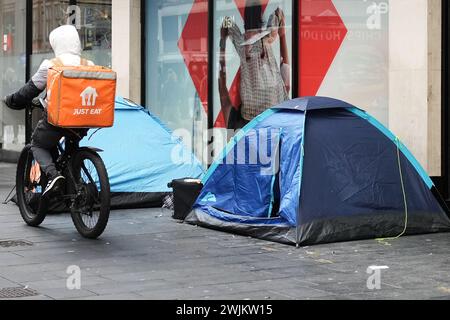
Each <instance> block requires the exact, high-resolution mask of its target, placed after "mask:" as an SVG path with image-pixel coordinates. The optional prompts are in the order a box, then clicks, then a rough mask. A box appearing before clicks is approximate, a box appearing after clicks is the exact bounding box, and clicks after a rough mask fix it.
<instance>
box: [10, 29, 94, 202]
mask: <svg viewBox="0 0 450 320" xmlns="http://www.w3.org/2000/svg"><path fill="white" fill-rule="evenodd" d="M49 40H50V45H51V47H52V49H53V52H54V54H55V59H53V60H44V61H43V62H42V64H41V65H40V67H39V70H38V71H37V72H36V74H35V75H34V76H33V77H32V78H31V80H30V81H29V82H28V83H27V84H26V85H25V86H23V87H22V88H20V89H19V91H17V92H16V93H14V94H11V95H9V96H6V97H5V98H4V99H3V100H4V103H5V104H6V105H7V106H8V107H10V108H11V109H14V110H22V109H24V108H25V106H27V105H29V104H30V103H31V101H32V100H33V99H34V98H36V97H38V96H39V95H40V94H41V93H42V92H43V91H44V90H45V89H46V87H47V73H48V69H49V68H50V67H52V66H55V65H57V64H58V65H64V66H80V65H81V64H86V65H91V66H93V65H94V63H93V62H92V61H88V60H84V59H82V58H81V41H80V36H79V35H78V31H77V29H76V28H75V27H74V26H72V25H64V26H60V27H58V28H56V29H55V30H53V31H52V32H51V33H50V36H49ZM44 102H45V101H44ZM44 104H45V103H44ZM44 107H45V106H44ZM68 131H69V130H68V129H62V128H58V127H55V126H53V125H51V124H50V123H49V122H48V121H47V111H46V109H45V110H44V114H43V117H42V119H41V120H40V121H39V122H38V124H37V127H36V129H35V130H34V132H33V136H32V141H31V151H32V152H33V156H34V159H35V160H36V161H37V162H38V163H39V165H40V167H41V169H42V171H43V172H44V173H45V175H46V176H47V179H48V184H47V186H46V188H45V189H44V192H43V193H42V195H43V196H49V195H51V194H52V193H54V192H55V191H58V190H61V189H62V188H63V187H64V180H65V178H64V177H63V176H62V175H61V173H60V172H58V171H57V169H56V167H55V164H54V162H53V158H52V154H51V151H52V150H54V148H55V147H56V146H57V144H58V142H59V141H60V140H61V138H62V137H64V136H66V135H67V134H68V133H69V132H68ZM70 132H72V133H75V134H77V135H79V136H85V135H86V133H87V130H77V131H74V130H70Z"/></svg>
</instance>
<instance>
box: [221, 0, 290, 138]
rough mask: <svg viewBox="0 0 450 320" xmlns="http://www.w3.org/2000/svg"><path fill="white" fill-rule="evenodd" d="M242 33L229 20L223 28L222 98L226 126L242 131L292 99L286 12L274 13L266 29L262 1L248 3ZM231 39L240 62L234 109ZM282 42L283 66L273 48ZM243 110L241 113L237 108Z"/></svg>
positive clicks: (253, 0) (226, 20) (228, 19)
mask: <svg viewBox="0 0 450 320" xmlns="http://www.w3.org/2000/svg"><path fill="white" fill-rule="evenodd" d="M244 29H245V31H244V32H243V33H242V32H241V30H240V29H239V27H238V26H237V25H236V24H235V23H234V21H233V20H232V19H230V18H229V17H226V18H225V19H224V22H223V24H222V27H221V38H220V71H219V94H220V101H221V107H222V111H223V114H224V117H225V123H226V124H228V128H230V129H238V128H241V127H242V126H243V125H245V124H246V123H248V122H249V121H251V120H252V119H253V118H254V117H256V116H257V115H259V114H260V113H262V112H264V111H265V110H266V109H268V108H270V107H272V106H275V105H277V104H279V103H281V102H283V101H285V100H287V99H288V98H289V91H290V60H289V54H288V46H287V40H286V25H285V16H284V12H283V11H282V10H281V9H280V8H278V9H277V10H275V12H273V13H272V14H271V15H270V17H269V20H268V22H267V24H266V28H264V21H263V8H262V4H261V2H260V0H247V1H246V5H245V15H244ZM228 37H229V38H230V39H231V41H232V43H233V45H234V47H235V49H236V51H237V53H238V55H239V58H240V65H241V79H240V93H239V95H240V97H239V98H240V99H238V100H240V101H241V105H240V106H233V105H232V103H231V98H230V93H229V91H228V89H227V86H226V83H227V81H226V79H227V74H226V61H225V51H226V40H227V38H228ZM278 37H279V39H280V64H278V62H277V60H276V58H275V54H274V52H273V49H272V44H273V42H274V41H275V40H277V38H278ZM233 107H234V108H236V107H239V111H236V110H235V109H234V108H233Z"/></svg>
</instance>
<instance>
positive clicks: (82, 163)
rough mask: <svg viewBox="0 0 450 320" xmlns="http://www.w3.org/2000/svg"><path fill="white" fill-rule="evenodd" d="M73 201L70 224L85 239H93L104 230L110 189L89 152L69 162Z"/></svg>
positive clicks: (102, 168) (96, 159)
mask: <svg viewBox="0 0 450 320" xmlns="http://www.w3.org/2000/svg"><path fill="white" fill-rule="evenodd" d="M72 169H73V177H74V180H75V181H74V187H75V188H74V189H75V190H74V192H75V195H74V199H73V201H72V205H71V214H72V220H73V223H74V224H75V227H76V229H77V231H78V232H79V233H80V234H81V235H82V236H83V237H85V238H88V239H96V238H98V237H99V236H100V235H101V234H102V233H103V232H104V231H105V228H106V225H107V224H108V219H109V211H110V205H111V204H110V202H111V195H110V186H109V178H108V173H107V171H106V168H105V164H104V163H103V160H102V159H101V158H100V156H99V155H98V154H97V153H96V152H93V151H89V150H82V151H79V152H78V153H77V154H76V155H75V157H74V159H73V162H72Z"/></svg>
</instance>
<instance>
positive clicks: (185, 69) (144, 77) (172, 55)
mask: <svg viewBox="0 0 450 320" xmlns="http://www.w3.org/2000/svg"><path fill="white" fill-rule="evenodd" d="M249 7H252V8H253V9H254V10H253V9H252V10H247V9H248V8H249ZM448 7H449V6H448V4H447V2H446V1H442V0H258V1H255V0H215V1H213V0H151V1H149V0H148V1H143V0H111V1H106V0H98V1H92V0H90V1H82V0H80V1H45V0H21V1H11V0H0V34H1V36H2V50H1V52H0V67H1V70H2V72H1V76H2V80H1V87H0V94H1V95H4V94H6V93H8V92H10V91H11V90H14V89H15V88H18V87H19V86H20V85H22V84H23V83H24V82H25V81H26V80H27V79H29V77H30V75H31V74H32V73H33V71H34V70H35V69H36V68H37V67H38V65H39V63H40V62H41V61H42V59H44V58H45V57H48V56H49V55H51V49H50V47H49V43H48V33H49V32H50V31H51V30H52V29H53V28H54V27H56V26H58V25H60V24H66V23H71V24H75V25H76V26H77V28H78V29H79V30H80V35H81V37H82V41H83V45H84V54H85V55H87V56H88V58H90V59H92V60H94V61H95V62H96V63H97V64H101V65H106V66H111V67H112V68H113V69H114V70H116V71H117V72H118V80H119V82H118V94H120V95H123V96H125V97H129V98H130V99H132V100H134V101H136V102H138V103H141V104H143V105H145V106H147V107H148V108H149V109H150V110H151V111H152V112H153V113H154V114H156V115H157V116H158V117H160V118H161V119H162V120H163V121H164V122H165V123H166V124H167V125H168V126H169V127H170V128H171V129H173V130H174V131H175V133H180V135H182V136H183V140H184V141H185V143H186V144H188V145H189V146H190V147H191V148H192V149H193V151H194V152H195V153H196V155H197V156H198V157H199V158H200V159H201V160H203V162H204V163H205V165H207V164H208V162H209V158H210V157H211V148H209V146H210V144H211V137H210V136H209V131H208V129H211V128H215V131H216V132H220V131H221V130H224V129H223V128H225V127H226V124H225V119H224V115H223V114H222V109H223V99H222V96H223V95H222V94H223V86H222V88H221V87H220V84H219V83H220V81H221V76H222V75H223V74H225V75H226V79H225V77H224V78H222V80H224V81H226V88H227V91H228V94H229V98H230V101H231V103H232V105H233V106H234V107H239V106H240V105H242V100H243V99H244V100H245V98H246V96H245V94H247V93H245V92H241V89H242V86H240V83H241V81H244V80H243V79H242V77H246V73H245V72H246V71H245V70H241V69H242V67H243V64H244V63H250V62H249V61H250V60H249V58H248V57H247V59H245V58H243V57H245V53H244V54H240V51H241V50H243V51H242V52H245V50H244V49H241V45H238V44H237V42H236V41H235V40H234V39H233V37H232V36H228V37H227V38H226V41H225V42H224V41H221V29H222V27H223V26H229V27H231V26H233V28H234V30H235V32H236V34H239V33H242V34H243V33H244V32H245V30H246V29H248V25H249V24H250V23H251V22H252V21H254V19H256V18H255V17H258V19H257V20H258V21H259V22H260V27H261V28H262V30H269V31H270V30H274V28H276V27H279V26H284V28H283V29H284V31H285V32H282V33H277V34H276V35H275V36H274V37H273V38H274V39H273V42H271V45H270V46H269V47H266V49H265V50H266V53H265V54H267V57H273V59H275V60H274V61H276V65H278V66H283V67H282V68H281V67H280V68H279V69H278V70H275V69H273V68H272V69H271V68H268V69H264V68H262V69H261V70H262V71H260V72H259V74H260V76H258V79H252V81H249V83H251V86H253V87H252V90H254V91H255V92H256V91H257V90H263V89H264V90H267V92H268V94H267V92H265V91H260V92H261V96H269V97H270V96H271V95H272V93H274V94H275V93H276V92H278V91H277V90H279V83H277V82H276V81H274V79H280V78H279V76H278V75H277V73H280V74H281V77H282V79H283V81H284V87H285V88H286V94H287V96H288V97H289V98H292V97H298V96H308V95H321V96H331V97H335V98H339V99H342V100H345V101H347V102H350V103H352V104H354V105H356V106H358V107H360V108H362V109H364V110H366V111H367V112H369V113H370V114H372V115H373V116H375V117H376V118H377V119H379V120H380V121H381V122H382V123H383V124H384V125H385V126H386V127H388V128H389V129H391V130H392V131H393V132H394V133H395V134H396V135H398V137H399V138H400V139H401V140H402V141H403V142H404V143H405V144H406V145H407V146H408V148H409V149H410V150H411V151H412V153H413V154H414V155H415V156H416V157H417V159H418V160H419V162H420V163H421V164H422V166H423V167H424V168H425V169H426V170H427V172H428V173H429V174H430V175H431V176H432V177H433V178H434V179H435V181H436V183H437V185H438V186H439V188H440V190H441V191H442V192H443V193H444V194H446V195H447V190H448V184H449V179H448V172H449V169H448V167H449V161H448V160H447V154H448V142H449V141H450V140H449V138H448V119H447V118H448V112H447V104H448V99H447V97H446V92H447V88H446V86H447V85H448V81H447V79H446V78H447V72H446V70H447V60H448V57H447V56H448V54H449V52H448V50H447V42H448V41H447V38H448V34H449V33H448V32H447V29H448V18H449V9H448ZM246 24H247V27H246ZM277 30H279V29H277ZM254 37H256V38H254V39H256V40H255V41H259V40H260V39H259V38H258V35H255V36H254ZM248 41H252V38H250V39H248ZM221 48H223V52H224V56H221V50H222V49H221ZM221 59H222V60H221ZM221 61H222V62H223V61H225V62H226V73H221V71H222V69H221ZM221 90H222V92H221ZM244 91H245V90H244ZM25 121H26V119H25V116H24V115H23V112H13V111H10V110H5V109H4V108H2V110H0V123H1V124H0V144H1V149H2V150H3V154H4V155H5V154H7V153H8V152H10V151H18V150H20V148H21V147H23V145H24V143H25V140H26V133H27V132H26V131H27V130H26V125H25ZM149 139H151V133H149Z"/></svg>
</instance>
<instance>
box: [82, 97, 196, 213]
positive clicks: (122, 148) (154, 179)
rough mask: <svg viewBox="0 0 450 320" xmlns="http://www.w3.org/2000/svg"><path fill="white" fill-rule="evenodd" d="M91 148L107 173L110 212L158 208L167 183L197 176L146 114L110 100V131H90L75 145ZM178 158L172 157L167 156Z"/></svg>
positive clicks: (181, 150) (192, 160)
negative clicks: (112, 113) (96, 150)
mask: <svg viewBox="0 0 450 320" xmlns="http://www.w3.org/2000/svg"><path fill="white" fill-rule="evenodd" d="M81 144H82V145H84V146H95V147H96V148H100V149H102V150H104V151H103V152H101V153H100V155H101V157H102V159H103V161H104V162H105V165H106V168H107V170H108V175H109V179H110V184H111V193H112V197H111V205H112V207H113V208H134V207H155V206H161V205H162V200H163V198H164V196H166V195H167V194H168V193H170V192H171V190H170V189H169V188H168V187H167V184H168V183H169V182H171V181H172V180H174V179H180V178H185V177H191V178H201V177H202V176H203V173H204V172H203V168H202V166H201V164H200V162H199V161H198V160H197V158H196V157H195V156H194V155H193V154H192V153H191V152H190V151H189V150H187V148H185V147H184V145H183V143H182V142H181V141H180V140H179V139H177V138H175V137H173V136H172V132H171V131H170V130H169V129H168V128H167V127H166V126H165V125H164V124H163V123H162V122H161V121H160V120H159V119H158V118H157V117H155V116H154V115H153V114H151V113H150V112H149V111H148V110H146V109H145V108H143V107H142V106H139V105H137V104H135V103H133V102H131V101H129V100H127V99H124V98H122V97H117V98H116V106H115V122H114V127H112V128H107V129H102V130H99V131H97V132H95V130H91V131H90V132H89V133H88V136H87V137H86V138H85V139H84V140H83V141H82V142H81ZM174 153H176V154H178V155H180V157H179V158H178V159H175V161H174V159H172V158H171V157H172V155H173V154H174Z"/></svg>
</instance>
